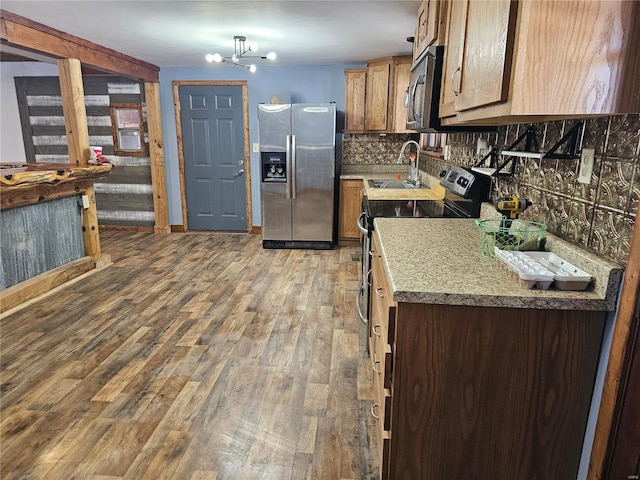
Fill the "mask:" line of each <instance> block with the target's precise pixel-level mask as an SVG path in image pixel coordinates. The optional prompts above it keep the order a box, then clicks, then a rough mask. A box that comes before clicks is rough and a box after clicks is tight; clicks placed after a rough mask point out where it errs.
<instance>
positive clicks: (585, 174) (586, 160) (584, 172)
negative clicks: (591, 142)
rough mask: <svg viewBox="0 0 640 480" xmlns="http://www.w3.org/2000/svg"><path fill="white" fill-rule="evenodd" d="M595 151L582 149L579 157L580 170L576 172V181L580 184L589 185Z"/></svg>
mask: <svg viewBox="0 0 640 480" xmlns="http://www.w3.org/2000/svg"><path fill="white" fill-rule="evenodd" d="M595 153H596V151H595V150H594V149H593V148H583V149H582V153H581V155H580V170H579V171H578V181H579V182H580V183H586V184H589V183H591V173H592V172H593V162H594V159H595Z"/></svg>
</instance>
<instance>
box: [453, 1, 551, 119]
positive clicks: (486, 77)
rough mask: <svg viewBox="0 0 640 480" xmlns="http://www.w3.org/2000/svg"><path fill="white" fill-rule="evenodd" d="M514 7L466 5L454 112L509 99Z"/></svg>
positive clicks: (483, 3)
mask: <svg viewBox="0 0 640 480" xmlns="http://www.w3.org/2000/svg"><path fill="white" fill-rule="evenodd" d="M452 3H457V2H452ZM516 7H517V3H516V2H515V1H512V0H488V1H477V0H474V1H473V2H468V3H467V9H466V29H465V33H464V43H463V48H462V68H461V72H460V84H459V89H458V90H459V92H460V93H459V95H457V98H456V99H455V105H456V110H458V111H461V110H468V109H471V108H475V107H481V106H484V105H489V104H492V103H497V102H504V101H506V100H507V99H508V95H509V80H510V79H511V61H512V56H513V45H514V33H515V25H516ZM559 47H560V46H559Z"/></svg>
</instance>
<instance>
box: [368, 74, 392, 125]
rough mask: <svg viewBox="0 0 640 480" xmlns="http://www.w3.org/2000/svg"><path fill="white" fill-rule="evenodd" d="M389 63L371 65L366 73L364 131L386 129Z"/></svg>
mask: <svg viewBox="0 0 640 480" xmlns="http://www.w3.org/2000/svg"><path fill="white" fill-rule="evenodd" d="M390 79H391V62H387V63H380V64H375V65H371V66H369V68H368V71H367V106H366V122H365V124H366V126H365V128H366V130H369V131H376V130H381V131H385V130H386V129H387V109H388V107H389V83H390Z"/></svg>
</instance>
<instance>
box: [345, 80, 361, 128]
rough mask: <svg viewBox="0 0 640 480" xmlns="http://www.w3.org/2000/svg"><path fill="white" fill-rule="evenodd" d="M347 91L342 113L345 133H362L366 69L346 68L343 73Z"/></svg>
mask: <svg viewBox="0 0 640 480" xmlns="http://www.w3.org/2000/svg"><path fill="white" fill-rule="evenodd" d="M344 75H345V79H346V83H347V90H346V104H345V112H344V125H345V127H344V128H345V131H346V132H351V133H355V132H364V109H365V92H366V89H367V69H366V68H348V69H346V70H345V71H344Z"/></svg>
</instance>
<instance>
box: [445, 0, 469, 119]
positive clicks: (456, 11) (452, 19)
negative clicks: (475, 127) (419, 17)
mask: <svg viewBox="0 0 640 480" xmlns="http://www.w3.org/2000/svg"><path fill="white" fill-rule="evenodd" d="M447 17H448V21H447V34H446V43H445V49H444V55H445V56H444V65H443V67H442V89H441V91H440V117H451V116H454V115H455V114H456V98H457V97H458V94H459V92H460V75H461V70H462V48H463V45H464V33H465V25H466V19H467V2H466V1H465V0H457V1H452V2H448V6H447Z"/></svg>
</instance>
